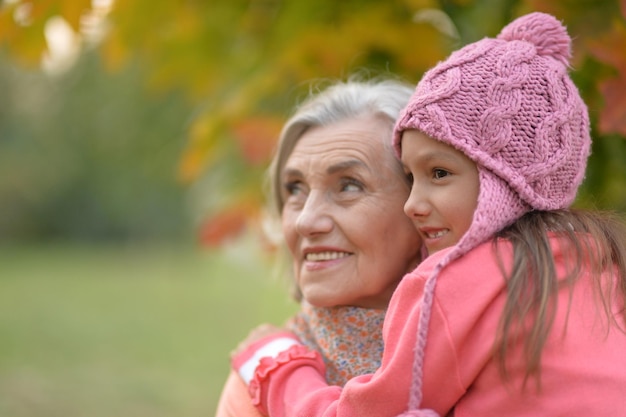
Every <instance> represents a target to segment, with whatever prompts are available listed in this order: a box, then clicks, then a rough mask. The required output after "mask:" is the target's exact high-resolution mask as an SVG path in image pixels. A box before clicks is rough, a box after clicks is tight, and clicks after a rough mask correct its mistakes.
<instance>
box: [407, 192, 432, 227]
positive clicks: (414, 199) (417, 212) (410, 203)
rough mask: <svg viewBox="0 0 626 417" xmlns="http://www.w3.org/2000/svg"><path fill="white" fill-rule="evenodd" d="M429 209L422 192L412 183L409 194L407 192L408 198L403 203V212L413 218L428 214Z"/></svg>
mask: <svg viewBox="0 0 626 417" xmlns="http://www.w3.org/2000/svg"><path fill="white" fill-rule="evenodd" d="M430 210H431V208H430V204H429V203H428V200H427V199H426V198H425V197H424V193H423V192H422V191H421V190H420V189H419V187H416V186H415V185H413V187H412V188H411V194H409V198H408V199H407V200H406V202H405V203H404V214H406V215H407V216H408V217H409V218H410V219H414V218H417V217H423V216H426V215H428V214H429V213H430Z"/></svg>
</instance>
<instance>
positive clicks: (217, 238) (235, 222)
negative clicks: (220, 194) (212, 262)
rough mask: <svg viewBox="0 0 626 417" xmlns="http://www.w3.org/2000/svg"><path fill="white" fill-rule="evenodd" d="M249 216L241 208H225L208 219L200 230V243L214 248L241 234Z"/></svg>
mask: <svg viewBox="0 0 626 417" xmlns="http://www.w3.org/2000/svg"><path fill="white" fill-rule="evenodd" d="M249 216H250V214H249V211H248V210H247V209H245V208H243V207H236V206H235V207H227V208H226V209H224V210H222V211H221V212H219V213H217V214H215V215H214V216H212V217H210V218H209V219H208V220H207V221H206V222H204V224H203V225H202V226H201V228H200V243H201V244H203V245H205V246H209V247H216V246H219V245H221V244H222V243H224V242H225V241H227V240H228V239H229V238H234V237H236V236H238V235H239V234H241V233H242V232H243V231H244V230H245V227H246V223H247V220H248V218H249Z"/></svg>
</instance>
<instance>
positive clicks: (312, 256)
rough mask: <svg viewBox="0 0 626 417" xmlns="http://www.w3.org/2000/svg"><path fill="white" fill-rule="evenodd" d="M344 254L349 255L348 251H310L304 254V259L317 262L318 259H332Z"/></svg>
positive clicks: (341, 256) (342, 256)
mask: <svg viewBox="0 0 626 417" xmlns="http://www.w3.org/2000/svg"><path fill="white" fill-rule="evenodd" d="M346 256H350V254H349V253H348V252H334V251H332V252H331V251H327V252H311V253H307V254H306V255H304V260H306V261H311V262H319V261H332V260H335V259H341V258H345V257H346Z"/></svg>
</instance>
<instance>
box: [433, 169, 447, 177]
mask: <svg viewBox="0 0 626 417" xmlns="http://www.w3.org/2000/svg"><path fill="white" fill-rule="evenodd" d="M449 174H450V173H449V172H448V171H446V170H445V169H441V168H435V169H433V178H435V179H437V180H439V179H441V178H444V177H447V176H448V175H449Z"/></svg>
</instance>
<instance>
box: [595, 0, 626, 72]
mask: <svg viewBox="0 0 626 417" xmlns="http://www.w3.org/2000/svg"><path fill="white" fill-rule="evenodd" d="M625 1H626V0H625ZM588 48H589V53H590V54H591V55H592V56H593V57H595V58H596V59H597V60H598V61H600V62H603V63H605V64H607V65H610V66H612V67H614V68H616V69H617V71H618V72H619V73H620V74H626V52H625V51H626V27H625V26H624V24H623V23H621V22H618V21H616V22H615V24H614V25H613V26H612V30H611V31H610V32H608V33H607V34H605V35H604V36H601V37H599V38H597V39H594V40H591V41H589V42H588Z"/></svg>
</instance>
